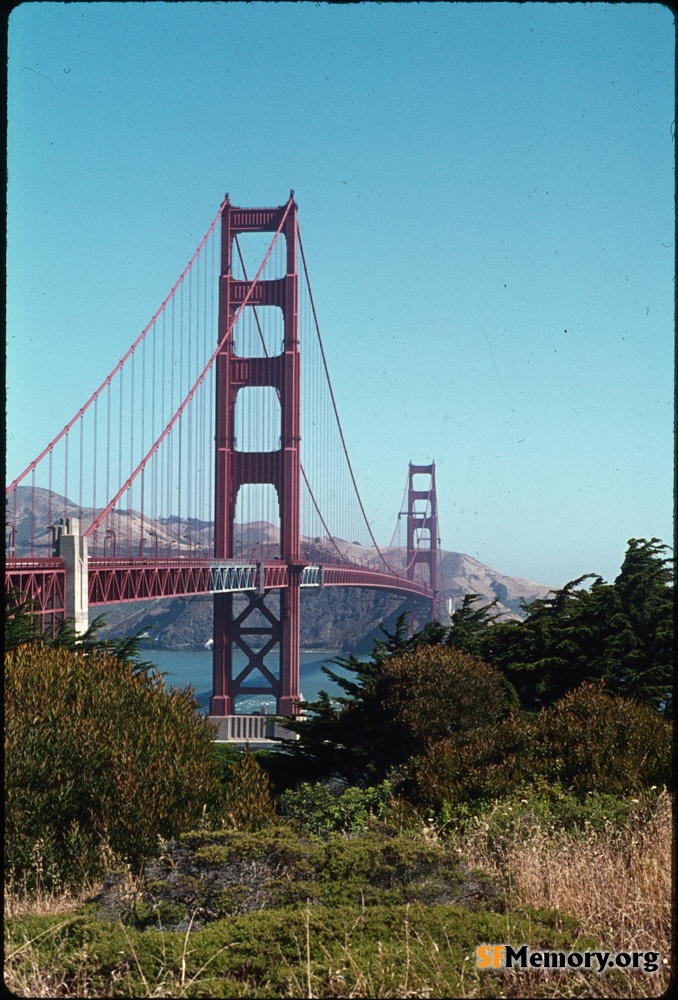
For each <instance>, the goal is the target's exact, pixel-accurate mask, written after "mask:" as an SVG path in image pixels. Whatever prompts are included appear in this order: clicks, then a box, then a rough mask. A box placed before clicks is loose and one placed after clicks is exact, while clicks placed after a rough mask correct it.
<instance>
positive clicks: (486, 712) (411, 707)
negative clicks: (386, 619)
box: [284, 616, 509, 787]
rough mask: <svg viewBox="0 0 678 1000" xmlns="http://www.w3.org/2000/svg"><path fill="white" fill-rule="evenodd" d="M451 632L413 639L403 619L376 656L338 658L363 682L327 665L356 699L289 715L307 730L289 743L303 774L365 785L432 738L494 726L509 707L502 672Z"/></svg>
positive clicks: (321, 702)
mask: <svg viewBox="0 0 678 1000" xmlns="http://www.w3.org/2000/svg"><path fill="white" fill-rule="evenodd" d="M445 634H446V629H445V628H444V626H442V625H440V624H439V623H438V622H431V623H430V624H429V625H427V626H426V628H425V629H423V630H422V631H421V632H418V633H416V634H415V635H413V636H408V635H407V630H406V624H405V616H401V617H400V618H399V619H398V623H397V626H396V631H395V632H394V633H393V634H390V633H388V632H386V631H385V630H384V635H385V639H380V640H377V642H376V643H375V646H374V649H373V651H372V654H371V657H370V659H369V660H367V661H366V662H361V661H359V660H357V659H355V657H353V656H350V657H346V658H339V659H338V660H337V661H335V662H336V663H337V664H338V666H339V667H341V668H342V669H343V670H345V671H348V672H350V673H352V674H353V675H354V678H355V679H350V678H348V677H345V676H342V675H341V674H338V673H336V672H334V671H332V670H330V669H329V668H327V667H323V670H324V671H325V673H327V674H328V675H329V676H330V677H332V679H333V680H335V681H336V683H337V684H339V685H340V686H341V687H342V688H343V689H344V691H346V693H347V695H348V697H341V698H340V699H339V707H336V706H335V704H333V702H332V701H331V700H330V698H329V696H328V695H327V693H326V692H321V693H320V697H319V699H318V701H317V702H313V703H306V704H304V705H303V706H302V707H303V708H305V709H306V710H307V711H308V712H309V713H310V717H308V718H306V719H301V720H285V722H284V724H285V726H286V727H287V728H288V729H292V730H293V731H295V732H296V733H298V734H299V740H298V741H297V742H296V743H292V744H291V745H290V746H289V747H285V753H286V754H289V755H291V756H292V758H293V767H294V768H295V770H296V773H297V774H298V775H299V776H300V777H303V778H306V779H310V780H318V779H321V778H327V777H332V776H341V777H342V778H344V779H346V780H347V781H348V782H349V783H351V784H358V785H361V786H363V787H364V786H367V785H372V784H375V783H377V782H379V781H381V780H383V779H384V778H385V777H386V776H387V775H388V773H389V771H390V769H391V768H393V767H395V766H398V765H400V764H402V763H404V762H405V761H406V760H408V759H409V758H410V757H411V756H412V755H413V754H416V753H421V752H422V751H423V750H424V748H425V746H426V740H427V739H428V738H430V737H441V736H443V735H445V734H447V735H450V734H451V733H460V734H461V733H464V732H466V731H467V730H469V729H473V728H475V727H477V726H485V725H493V724H494V722H495V721H496V720H497V719H498V718H500V717H501V716H502V715H503V714H504V713H505V712H506V711H507V710H508V706H509V698H508V694H507V691H506V689H505V686H504V685H503V683H502V680H501V677H500V675H499V674H498V672H497V671H496V670H495V669H493V668H492V667H489V666H487V665H486V664H483V663H481V662H480V661H478V660H476V659H474V658H473V657H470V656H467V655H466V654H464V653H461V652H460V651H459V650H455V649H449V648H448V649H446V648H444V647H442V646H441V642H442V640H443V639H444V637H445Z"/></svg>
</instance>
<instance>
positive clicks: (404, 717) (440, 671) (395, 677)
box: [381, 646, 508, 741]
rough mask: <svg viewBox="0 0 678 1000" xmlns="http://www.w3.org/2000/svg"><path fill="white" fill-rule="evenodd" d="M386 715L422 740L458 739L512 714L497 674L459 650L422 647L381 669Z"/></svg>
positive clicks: (386, 662)
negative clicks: (509, 713) (508, 713)
mask: <svg viewBox="0 0 678 1000" xmlns="http://www.w3.org/2000/svg"><path fill="white" fill-rule="evenodd" d="M381 683H382V688H383V701H384V707H385V709H386V714H387V715H388V716H389V717H391V718H393V719H394V720H395V722H396V723H397V724H399V725H401V726H403V728H404V729H405V731H406V732H407V733H408V734H411V736H412V737H414V738H418V739H419V740H422V741H424V740H427V739H432V740H437V739H443V738H447V739H454V740H457V739H458V738H459V737H463V736H465V735H466V734H467V733H469V732H471V731H472V730H475V729H483V728H485V727H487V726H493V725H494V724H495V723H496V722H497V721H498V720H499V719H501V718H502V717H503V716H504V715H506V713H507V711H508V696H507V690H506V687H505V685H504V682H503V680H502V676H501V674H500V673H499V671H498V670H496V669H495V668H494V667H491V666H489V664H487V663H483V662H482V660H478V659H476V658H475V657H473V656H469V655H468V654H466V653H462V652H461V651H460V650H458V649H454V648H450V647H445V646H419V647H418V648H417V649H415V650H413V651H412V652H405V653H401V654H400V655H398V656H394V657H392V658H391V659H389V660H385V661H384V663H383V665H382V682H381Z"/></svg>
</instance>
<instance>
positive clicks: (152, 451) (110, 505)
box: [85, 202, 291, 537]
mask: <svg viewBox="0 0 678 1000" xmlns="http://www.w3.org/2000/svg"><path fill="white" fill-rule="evenodd" d="M290 205H291V202H288V204H287V207H286V209H285V212H284V213H283V216H282V219H281V221H280V223H279V225H278V228H277V230H276V232H275V235H274V237H273V240H272V242H271V245H270V247H269V248H268V251H267V253H266V256H265V257H264V260H263V261H262V264H261V266H260V268H259V270H258V271H257V274H256V277H255V278H254V280H253V282H252V285H251V287H250V289H249V291H248V292H247V294H246V295H245V297H244V299H243V301H242V302H241V304H240V305H239V306H238V309H237V311H236V313H235V315H234V317H233V320H232V321H231V323H230V324H229V327H228V329H227V331H226V333H225V334H224V336H223V337H222V338H221V340H220V341H219V343H218V345H217V347H216V349H215V351H214V353H213V354H212V356H211V358H210V359H209V361H208V362H207V364H206V365H205V367H204V368H203V370H202V372H201V373H200V375H199V376H198V378H197V379H196V381H195V382H194V384H193V386H192V387H191V389H190V390H189V392H188V394H187V395H186V396H185V398H184V400H183V402H182V403H181V405H180V407H179V409H178V410H177V411H176V413H175V414H174V416H173V417H172V419H171V420H170V422H169V423H168V424H167V426H166V427H165V429H164V430H163V431H162V433H161V434H160V436H159V437H158V439H157V440H156V441H155V443H154V444H153V445H152V447H151V448H150V450H149V451H148V452H147V454H146V455H145V456H144V458H142V460H141V462H139V464H138V465H137V467H136V469H135V470H134V471H133V473H132V474H131V475H130V476H129V477H128V479H127V480H126V481H125V482H124V483H123V485H122V486H121V487H120V489H119V490H118V492H117V493H116V494H115V496H114V497H113V499H112V500H111V501H110V502H109V503H108V505H107V506H106V507H105V508H104V509H103V511H102V512H101V513H100V514H99V515H98V517H96V518H95V520H94V521H92V523H91V525H90V526H89V528H88V529H87V531H86V532H85V536H86V537H89V536H90V535H91V534H92V533H93V532H94V531H95V530H96V529H97V528H98V527H99V525H100V524H101V522H102V521H103V519H104V518H105V517H106V515H107V514H108V513H109V511H111V510H112V509H113V507H114V506H115V504H116V503H117V502H118V500H119V499H120V497H121V496H122V495H123V493H124V492H125V491H126V490H127V489H128V487H129V486H130V485H131V483H132V482H133V480H134V479H136V477H137V476H138V475H139V473H140V472H141V470H142V469H144V468H145V467H146V464H147V463H148V461H149V459H150V458H151V457H152V456H153V455H154V454H155V453H156V452H157V450H158V448H159V446H160V444H161V443H162V442H163V441H164V439H165V438H166V437H167V435H168V434H169V432H170V431H171V430H172V428H173V427H174V425H175V424H176V422H177V421H178V420H180V419H181V416H182V414H183V412H184V410H185V409H186V407H187V405H188V404H189V403H190V401H191V399H192V398H193V396H194V395H195V392H196V390H197V389H198V387H199V386H200V385H201V384H202V382H203V381H204V379H205V376H206V375H207V373H208V371H209V370H210V369H211V367H212V365H213V364H214V362H215V360H216V358H217V355H218V354H219V352H220V350H221V349H222V347H223V346H224V344H225V343H226V341H227V339H228V337H229V336H230V335H231V332H232V330H233V327H234V326H235V324H236V322H237V320H238V317H239V316H240V314H241V313H242V311H243V310H244V309H245V307H246V306H247V305H248V304H249V300H250V299H251V298H252V294H253V292H254V289H255V287H256V286H257V282H258V281H259V278H260V276H261V273H262V271H263V270H264V267H265V266H266V263H267V262H268V258H269V257H270V255H271V251H272V250H273V247H274V245H275V243H276V240H277V239H278V236H279V235H280V231H281V229H282V227H283V225H284V222H285V219H286V218H287V214H288V212H289V208H290Z"/></svg>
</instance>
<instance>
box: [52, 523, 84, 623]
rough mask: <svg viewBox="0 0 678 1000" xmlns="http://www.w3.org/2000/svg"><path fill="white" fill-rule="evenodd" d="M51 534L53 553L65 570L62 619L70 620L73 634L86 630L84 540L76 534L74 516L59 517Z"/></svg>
mask: <svg viewBox="0 0 678 1000" xmlns="http://www.w3.org/2000/svg"><path fill="white" fill-rule="evenodd" d="M52 531H53V542H52V544H53V547H54V554H55V555H57V556H59V557H60V559H61V560H62V562H63V564H64V569H65V571H66V594H65V598H66V600H65V617H66V618H67V619H71V620H72V622H73V628H74V629H75V634H76V635H82V634H83V633H84V632H86V631H87V629H88V628H89V579H88V575H89V566H88V562H89V556H88V548H87V539H86V538H85V537H84V535H81V534H80V521H79V520H78V518H77V517H67V518H66V519H65V520H64V518H61V522H60V523H59V524H55V525H54V526H53V528H52Z"/></svg>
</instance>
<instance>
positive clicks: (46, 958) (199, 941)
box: [6, 901, 651, 998]
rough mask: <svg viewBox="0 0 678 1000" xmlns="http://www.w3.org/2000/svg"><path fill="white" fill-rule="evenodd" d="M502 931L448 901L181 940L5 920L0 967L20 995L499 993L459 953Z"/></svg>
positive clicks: (573, 931) (501, 923) (583, 944)
mask: <svg viewBox="0 0 678 1000" xmlns="http://www.w3.org/2000/svg"><path fill="white" fill-rule="evenodd" d="M511 916H512V919H511V931H512V933H513V936H514V939H515V940H516V941H538V942H539V944H540V945H541V946H543V947H545V948H549V949H552V950H561V951H562V950H565V951H570V950H571V948H572V944H573V942H574V941H576V942H577V946H578V947H579V948H581V949H585V948H592V947H596V946H597V945H598V944H599V942H598V940H597V939H596V938H594V937H593V936H592V935H590V934H586V933H585V931H584V928H583V926H582V923H581V922H580V921H577V920H575V919H573V918H572V917H569V916H568V915H567V914H558V913H556V912H554V911H552V910H541V909H532V908H527V907H525V908H521V909H517V910H515V911H514V912H513V913H512V915H511ZM192 927H194V928H195V923H194V924H193V925H192ZM505 937H506V917H505V915H503V914H500V913H491V912H487V911H482V910H481V911H479V912H476V913H474V912H469V911H468V910H465V909H462V908H457V907H450V906H415V905H409V904H400V905H396V906H390V905H381V906H372V907H362V906H361V904H360V902H357V903H354V904H352V905H340V906H308V905H306V902H305V901H304V902H303V903H301V904H300V905H298V906H297V907H295V908H289V907H286V908H284V909H277V910H271V911H268V910H265V911H263V912H252V913H245V914H242V915H238V916H231V917H228V918H226V919H223V920H220V921H217V922H215V923H212V924H209V925H208V926H204V927H201V928H200V929H195V930H194V931H192V933H191V934H190V937H189V935H188V934H187V932H186V931H185V930H184V929H183V928H182V929H181V930H180V931H174V932H172V931H167V930H165V929H161V930H158V929H156V930H152V929H149V930H143V931H142V930H137V929H136V928H133V927H125V926H124V925H122V924H120V923H119V922H117V923H115V922H112V921H101V920H97V919H96V917H94V916H88V915H87V914H84V913H79V914H75V915H73V916H71V917H69V918H66V919H64V918H63V916H61V917H59V916H56V917H54V916H53V917H21V918H15V919H13V920H12V921H11V922H9V924H8V926H7V927H6V938H7V956H8V957H7V969H6V971H7V975H8V979H9V980H10V981H11V982H12V984H13V985H15V990H16V992H17V993H19V994H20V995H21V994H22V995H25V996H26V995H28V996H31V995H32V996H36V995H42V996H59V995H69V994H67V993H65V992H64V993H63V994H62V993H61V992H56V991H55V990H54V985H55V980H56V978H57V977H59V979H60V981H62V982H63V983H65V984H68V986H67V987H66V988H67V989H69V990H71V991H72V989H73V986H74V985H77V986H78V987H79V990H80V991H81V992H79V994H78V995H83V996H103V995H106V996H119V997H141V996H164V997H172V996H177V997H260V998H267V997H270V998H279V997H290V996H292V997H301V996H314V997H346V996H351V997H403V996H445V997H455V996H482V997H491V996H496V997H499V996H505V995H506V991H505V984H504V980H503V976H502V974H501V973H500V972H485V971H479V970H477V969H476V968H475V967H474V966H475V962H472V961H466V959H467V958H468V957H470V956H474V954H475V949H476V947H477V944H478V942H480V941H502V940H504V939H505ZM39 969H50V970H53V976H54V980H53V981H52V982H51V983H50V984H49V985H50V986H51V990H50V989H49V988H48V990H47V991H45V992H43V993H40V994H38V993H37V992H32V991H31V990H30V986H29V983H30V977H31V974H32V972H33V971H34V970H39ZM587 975H588V984H587V978H586V976H583V977H582V984H581V985H580V987H579V995H583V996H587V995H588V996H590V995H592V993H591V990H592V988H593V987H594V985H595V977H596V976H598V973H597V972H593V971H591V972H590V973H588V974H587ZM650 978H651V977H650ZM20 983H24V984H26V986H25V987H24V989H23V990H20V989H16V987H17V986H18V985H19V984H20ZM606 984H609V977H606ZM587 986H588V988H587ZM71 995H72V993H71Z"/></svg>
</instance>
